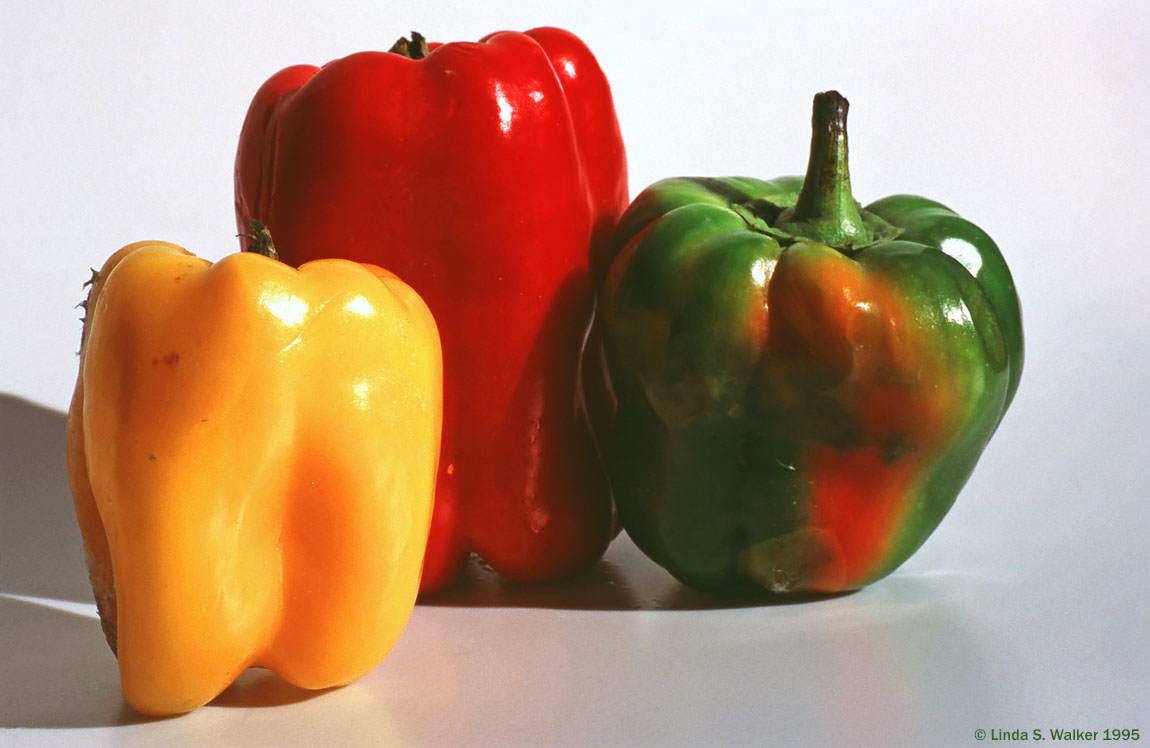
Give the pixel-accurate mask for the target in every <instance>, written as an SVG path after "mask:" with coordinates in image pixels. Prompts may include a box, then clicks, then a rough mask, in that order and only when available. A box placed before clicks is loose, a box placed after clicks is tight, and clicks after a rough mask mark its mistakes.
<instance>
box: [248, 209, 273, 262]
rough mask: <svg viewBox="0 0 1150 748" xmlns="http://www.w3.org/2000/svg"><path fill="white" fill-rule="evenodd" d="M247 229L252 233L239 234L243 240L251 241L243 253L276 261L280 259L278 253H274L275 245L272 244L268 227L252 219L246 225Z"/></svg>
mask: <svg viewBox="0 0 1150 748" xmlns="http://www.w3.org/2000/svg"><path fill="white" fill-rule="evenodd" d="M248 228H250V229H251V230H252V233H250V234H240V236H242V237H243V238H245V239H251V240H252V243H251V244H249V245H248V246H246V247H244V251H245V252H254V253H255V254H258V255H263V256H264V257H270V258H272V259H273V260H278V259H279V258H280V257H279V253H278V252H276V245H275V243H274V242H272V232H271V231H269V230H268V227H267V226H265V225H264V224H263V222H262V221H258V220H256V219H255V218H253V219H252V220H251V221H250V222H249V223H248Z"/></svg>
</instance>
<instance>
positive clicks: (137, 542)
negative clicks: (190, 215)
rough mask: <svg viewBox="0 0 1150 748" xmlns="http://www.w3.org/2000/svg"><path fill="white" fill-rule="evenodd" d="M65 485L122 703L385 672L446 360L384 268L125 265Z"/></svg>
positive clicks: (414, 584)
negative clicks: (265, 682) (260, 676)
mask: <svg viewBox="0 0 1150 748" xmlns="http://www.w3.org/2000/svg"><path fill="white" fill-rule="evenodd" d="M86 304H87V316H86V318H85V323H84V334H83V344H82V349H81V354H80V373H79V377H78V378H77V382H76V390H75V394H74V396H73V399H72V405H71V409H70V411H69V414H68V428H67V454H68V471H69V477H70V482H71V487H72V494H73V498H74V501H75V507H76V515H77V518H78V520H79V524H80V530H81V533H82V535H83V538H84V545H85V557H86V561H87V564H88V569H89V575H90V578H91V581H92V587H93V591H94V592H95V595H96V601H97V605H98V608H99V612H100V618H101V622H102V623H103V626H104V631H105V634H106V636H107V639H108V643H109V644H110V645H111V647H112V649H113V651H114V652H115V653H116V654H117V657H118V659H119V668H120V679H121V685H122V690H123V694H124V697H125V699H126V700H127V701H128V703H129V704H131V705H132V706H133V707H134V708H135V709H137V710H138V711H140V712H143V713H145V714H152V715H165V714H176V713H181V712H186V711H189V710H192V709H194V708H196V707H198V706H200V705H202V704H204V703H206V702H208V701H210V700H211V699H213V698H214V697H215V696H216V695H218V694H219V693H220V692H221V691H223V690H224V689H225V688H226V687H227V686H228V685H229V684H230V683H231V682H232V681H233V680H234V679H235V678H236V677H237V676H238V675H239V674H240V673H241V672H242V671H243V670H244V669H246V668H248V667H251V666H260V667H266V668H270V669H272V670H274V671H275V672H277V673H279V674H280V675H281V676H282V677H283V678H285V679H286V680H287V681H289V682H291V683H293V684H295V685H297V686H300V687H303V688H309V689H318V688H327V687H330V686H336V685H342V684H345V683H348V682H350V681H352V680H355V679H356V678H358V677H360V676H361V675H363V674H365V673H366V672H367V671H368V670H370V669H371V668H373V667H375V666H376V665H377V664H378V663H379V662H380V661H381V660H382V659H383V657H384V656H385V655H386V654H387V652H388V651H389V650H390V649H391V647H392V645H393V644H394V643H395V641H396V640H397V638H398V637H399V635H400V632H401V631H402V630H403V628H404V626H405V625H406V622H407V620H408V617H409V616H410V614H411V611H412V608H413V606H414V603H415V597H416V594H417V589H418V584H419V573H420V565H421V563H422V560H423V553H424V549H425V544H426V540H427V533H428V527H429V523H430V519H431V508H432V499H433V494H434V480H435V473H436V467H437V465H436V460H437V456H438V447H439V433H440V419H441V417H442V416H441V412H440V408H441V397H442V395H441V393H442V369H441V367H442V362H441V357H440V350H439V340H438V336H437V333H436V328H435V323H434V321H433V319H432V317H431V314H430V312H429V311H428V309H427V307H426V306H425V305H424V304H423V302H422V300H421V299H420V298H419V297H418V296H417V295H416V294H415V293H414V292H413V291H412V290H411V289H410V288H409V287H407V286H406V285H405V284H404V283H402V282H401V281H400V280H399V279H397V278H396V277H395V276H394V275H392V274H391V273H389V272H387V271H386V270H383V269H381V268H378V267H369V266H362V265H359V264H356V263H352V262H347V261H344V260H325V261H318V262H315V263H310V264H307V265H304V266H303V267H302V268H300V269H299V270H295V269H293V268H290V267H289V266H287V265H284V264H282V263H279V262H276V261H275V260H273V259H270V258H269V257H264V256H260V255H257V254H250V253H243V254H235V255H231V256H228V257H226V258H224V259H223V260H221V261H220V262H218V263H216V264H214V265H213V264H211V263H209V262H207V261H205V260H202V259H199V258H197V257H195V256H193V255H191V254H189V253H188V252H187V251H185V250H183V249H181V248H179V247H177V246H175V245H172V244H167V243H165V242H141V243H138V244H133V245H129V246H127V247H125V248H123V249H122V250H120V251H118V252H116V253H115V254H114V255H113V256H112V257H111V258H110V259H109V260H108V261H107V263H105V265H104V266H103V268H102V269H101V270H100V272H99V273H98V275H97V276H96V279H95V282H94V284H93V287H92V290H91V292H90V295H89V297H88V300H87V302H86Z"/></svg>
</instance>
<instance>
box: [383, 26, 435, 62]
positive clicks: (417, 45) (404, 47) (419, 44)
mask: <svg viewBox="0 0 1150 748" xmlns="http://www.w3.org/2000/svg"><path fill="white" fill-rule="evenodd" d="M387 51H388V52H392V53H394V54H397V55H402V56H404V57H406V58H408V59H409V60H422V59H423V58H424V57H427V56H428V55H429V54H431V50H430V48H429V47H428V46H427V39H425V38H424V37H423V34H421V33H419V32H418V31H412V32H411V38H410V39H408V38H406V37H402V36H401V37H400V38H399V39H397V40H396V42H395V44H393V45H391V49H389V50H387Z"/></svg>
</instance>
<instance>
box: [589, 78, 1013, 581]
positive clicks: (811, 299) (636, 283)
mask: <svg viewBox="0 0 1150 748" xmlns="http://www.w3.org/2000/svg"><path fill="white" fill-rule="evenodd" d="M846 115H847V101H846V99H844V98H843V97H842V96H841V95H839V94H838V93H837V92H834V91H831V92H827V93H822V94H819V95H817V96H816V97H815V100H814V116H813V138H812V144H811V153H810V162H809V165H808V168H807V174H806V176H805V178H801V177H784V178H780V179H775V180H771V181H762V180H758V179H750V178H723V179H713V178H673V179H666V180H663V181H660V182H657V183H655V184H654V185H652V186H650V187H648V188H647V189H646V190H645V191H644V192H643V193H642V194H640V195H639V196H638V197H637V198H636V199H635V201H634V202H633V203H632V204H631V206H630V207H629V208H628V210H627V212H626V214H625V215H624V216H623V219H622V222H621V224H620V226H619V230H618V232H617V235H616V242H615V245H614V246H615V251H616V252H617V254H616V256H615V257H614V259H613V261H612V262H611V264H610V268H609V271H608V273H607V277H606V279H605V284H604V285H605V287H604V289H603V292H604V294H603V302H602V306H601V315H602V317H601V319H600V320H599V324H600V325H601V326H602V329H603V335H604V346H605V353H606V365H607V370H608V372H609V376H610V381H611V385H612V387H613V389H614V392H615V397H616V398H617V401H618V404H617V412H616V415H615V418H614V420H613V422H612V424H611V425H610V426H609V427H608V428H607V430H606V432H605V433H601V434H600V435H599V436H600V442H601V446H602V448H603V450H604V453H605V455H606V459H607V463H608V470H609V473H610V477H611V483H612V490H613V492H614V496H615V500H616V502H617V505H618V511H619V516H620V519H621V521H622V523H623V526H624V527H625V528H626V530H627V531H628V533H629V534H630V535H631V537H632V538H633V540H634V541H635V543H636V544H637V545H638V546H639V547H640V548H641V549H642V550H643V551H644V552H645V553H646V554H647V555H649V556H650V557H651V558H652V559H654V560H655V561H657V562H658V563H660V564H662V565H663V566H664V567H666V569H667V570H669V571H670V572H671V573H672V574H673V575H674V576H675V577H677V578H678V579H679V580H681V581H682V582H684V583H686V584H688V585H691V586H695V587H699V588H705V589H715V590H721V589H728V588H738V587H746V586H748V582H752V583H754V584H755V585H758V586H760V587H762V588H765V589H767V590H770V591H772V592H775V593H792V592H819V593H826V592H838V591H844V590H851V589H857V588H860V587H863V586H865V585H867V584H870V583H871V582H874V581H876V580H878V579H881V578H882V577H884V576H886V575H887V574H889V573H891V572H892V571H893V570H894V569H895V568H897V567H898V566H899V565H900V564H902V563H903V562H904V561H905V560H906V559H907V558H909V557H910V556H911V554H913V553H914V552H915V551H916V550H917V549H918V548H919V547H920V546H921V545H922V543H923V542H924V541H925V540H926V539H927V537H928V536H929V535H930V534H931V532H933V531H934V529H935V528H936V527H937V526H938V524H939V523H940V522H941V521H942V518H943V517H944V515H945V514H946V513H947V511H948V510H949V509H950V507H951V506H952V505H953V503H954V501H955V498H956V497H957V495H958V493H959V491H960V490H961V489H962V487H963V485H964V484H965V483H966V481H967V479H968V478H969V477H970V475H971V472H972V471H973V470H974V467H975V463H976V462H977V461H978V458H979V456H980V454H981V453H982V451H983V448H984V447H985V446H986V444H987V442H988V441H989V439H990V438H991V436H992V434H993V433H994V432H995V429H996V428H997V427H998V424H999V422H1000V420H1001V419H1002V416H1003V414H1004V413H1005V411H1006V409H1007V407H1008V406H1009V404H1010V402H1011V400H1012V399H1013V397H1014V393H1015V391H1016V389H1017V388H1018V382H1019V377H1020V375H1021V371H1022V360H1023V340H1022V324H1021V315H1020V311H1019V304H1018V296H1017V294H1016V292H1015V289H1014V282H1013V280H1012V279H1011V275H1010V271H1009V270H1008V269H1007V266H1006V263H1005V262H1004V260H1003V258H1002V255H1001V254H1000V253H999V250H998V247H997V246H996V245H995V243H994V241H992V240H991V238H990V237H989V236H987V234H986V233H984V232H983V231H982V230H981V229H979V228H978V227H977V226H975V225H974V224H973V223H970V222H969V221H967V220H965V219H963V218H961V217H959V216H958V215H957V214H956V213H955V212H954V211H952V210H950V209H949V208H947V207H945V206H943V205H942V204H940V203H937V202H934V201H932V200H928V199H926V198H922V197H914V196H910V195H896V196H892V197H887V198H884V199H882V200H879V201H877V202H874V203H872V204H870V205H868V206H866V207H865V208H863V207H861V206H860V205H859V204H858V203H856V202H855V200H854V198H853V197H852V195H851V189H850V177H849V173H848V169H847V134H846ZM752 586H753V585H752Z"/></svg>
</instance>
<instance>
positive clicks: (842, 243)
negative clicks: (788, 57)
mask: <svg viewBox="0 0 1150 748" xmlns="http://www.w3.org/2000/svg"><path fill="white" fill-rule="evenodd" d="M848 107H849V104H848V103H847V100H846V99H845V98H843V96H842V95H841V94H839V92H838V91H827V92H825V93H820V94H816V95H815V102H814V114H813V115H812V117H811V130H812V132H811V156H810V161H809V162H808V163H807V174H806V177H805V178H804V179H803V188H802V191H801V192H800V193H799V197H798V201H797V202H796V203H795V206H794V207H793V208H790V209H788V210H786V211H784V212H783V213H782V214H781V215H780V216H779V222H778V224H777V225H778V226H779V228H782V229H785V230H788V231H790V232H791V233H793V234H796V235H799V236H803V237H806V238H809V239H813V240H815V241H817V242H820V243H823V244H827V245H830V246H832V247H836V248H840V249H843V248H847V249H849V248H852V247H857V246H859V245H863V244H869V243H871V242H872V241H873V240H874V234H873V232H872V231H871V230H870V229H869V228H868V227H867V225H866V223H865V221H864V220H863V216H862V213H861V212H860V210H859V205H858V203H856V202H855V199H854V197H853V196H852V195H851V177H850V171H849V169H848V168H847V109H848Z"/></svg>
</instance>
